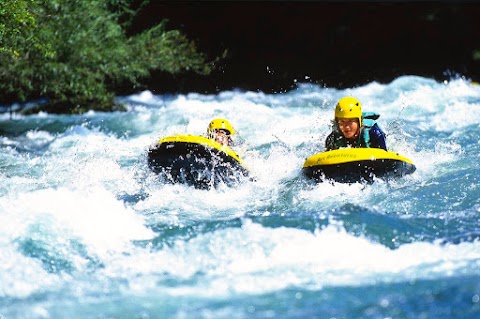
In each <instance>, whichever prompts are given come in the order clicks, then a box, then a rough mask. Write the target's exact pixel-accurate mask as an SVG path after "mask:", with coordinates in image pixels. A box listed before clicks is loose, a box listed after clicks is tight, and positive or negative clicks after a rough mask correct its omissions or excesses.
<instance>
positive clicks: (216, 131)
mask: <svg viewBox="0 0 480 319" xmlns="http://www.w3.org/2000/svg"><path fill="white" fill-rule="evenodd" d="M235 133H236V132H235V129H234V128H233V126H232V124H230V122H229V121H228V120H226V119H223V118H216V119H213V120H212V121H210V123H209V124H208V128H207V137H208V138H210V139H213V140H214V141H216V142H217V143H220V144H222V145H223V146H232V145H233V140H232V137H233V136H234V135H235Z"/></svg>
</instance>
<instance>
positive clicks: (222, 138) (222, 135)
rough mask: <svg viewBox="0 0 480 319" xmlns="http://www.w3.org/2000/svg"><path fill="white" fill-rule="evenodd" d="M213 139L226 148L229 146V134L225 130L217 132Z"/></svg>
mask: <svg viewBox="0 0 480 319" xmlns="http://www.w3.org/2000/svg"><path fill="white" fill-rule="evenodd" d="M213 139H214V140H215V141H216V142H218V143H220V144H222V145H225V146H228V144H229V143H228V134H227V132H225V131H223V130H215V131H214V133H213Z"/></svg>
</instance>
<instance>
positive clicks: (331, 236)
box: [0, 76, 480, 319]
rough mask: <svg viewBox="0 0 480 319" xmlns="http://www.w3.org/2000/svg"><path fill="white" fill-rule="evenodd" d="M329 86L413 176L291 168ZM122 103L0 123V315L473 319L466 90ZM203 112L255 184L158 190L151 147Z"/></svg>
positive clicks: (472, 89)
mask: <svg viewBox="0 0 480 319" xmlns="http://www.w3.org/2000/svg"><path fill="white" fill-rule="evenodd" d="M344 95H354V96H355V97H357V98H358V99H360V100H361V101H362V103H363V106H364V110H366V111H376V112H379V113H380V114H381V117H380V119H379V124H380V126H381V127H382V128H383V129H384V131H385V132H386V133H387V134H388V136H387V144H388V147H389V149H390V150H392V151H395V152H398V153H400V154H401V155H403V156H406V157H408V158H410V159H411V160H412V161H413V162H414V163H415V165H416V166H417V171H416V172H415V173H414V174H412V175H409V176H406V177H404V178H402V179H399V180H396V181H390V182H384V181H380V180H379V181H376V182H375V183H373V184H371V185H362V184H352V185H347V184H331V183H323V184H315V183H313V182H312V181H309V180H306V179H305V178H304V177H303V176H302V174H301V167H302V165H303V162H304V161H305V158H306V157H308V156H310V155H312V154H314V153H317V152H320V151H322V150H323V145H324V139H325V137H326V135H327V134H328V133H329V129H330V125H329V123H330V120H331V119H332V117H333V107H334V104H335V103H336V101H337V100H338V99H339V98H341V97H342V96H344ZM120 99H121V100H123V101H124V102H125V103H126V104H127V105H128V107H129V111H128V112H124V113H95V112H90V113H87V114H84V115H77V116H67V115H50V114H43V113H40V114H37V115H31V116H20V115H14V116H13V118H12V119H10V116H9V115H7V114H4V115H1V116H0V150H1V152H0V178H1V184H0V233H1V236H0V260H1V263H0V318H2V319H11V318H69V319H74V318H415V319H417V318H479V317H480V241H479V238H480V225H479V217H480V200H479V195H480V189H479V188H480V183H479V175H480V165H479V159H480V155H479V153H480V142H479V136H480V121H479V119H480V86H478V85H473V84H472V83H470V82H469V81H467V80H465V79H462V78H457V79H452V80H451V81H448V82H444V83H438V82H435V81H434V80H431V79H428V78H421V77H411V76H405V77H400V78H397V79H396V80H395V81H393V82H391V83H389V84H385V85H384V84H378V83H371V84H368V85H365V86H362V87H357V88H351V89H347V90H336V89H332V88H324V87H320V86H317V85H311V84H300V85H299V86H298V88H297V89H296V90H294V91H291V92H288V93H284V94H274V95H267V94H263V93H255V92H241V91H228V92H221V93H219V94H216V95H200V94H188V95H172V96H159V95H152V94H151V93H150V92H148V91H146V92H142V93H140V94H138V95H132V96H128V97H122V98H120ZM214 117H225V118H228V119H229V120H230V121H231V122H232V124H233V125H234V126H235V127H236V129H237V130H238V131H239V132H240V133H239V135H240V137H241V139H242V140H243V141H244V143H243V144H241V145H240V146H239V147H238V148H237V149H236V150H237V151H238V153H239V155H240V156H241V157H242V158H243V159H244V161H245V163H246V164H247V166H248V167H249V168H250V170H251V172H252V174H253V175H254V176H255V179H256V181H253V182H246V183H244V184H242V185H240V186H238V187H236V188H229V187H219V188H217V189H211V190H199V189H195V188H193V187H188V186H184V185H165V184H162V183H161V182H159V180H158V178H156V176H155V174H153V173H152V172H151V171H150V170H149V169H148V166H147V159H146V151H147V149H148V147H149V146H150V145H151V144H152V143H155V142H156V141H157V140H158V139H159V138H161V137H163V136H166V135H171V134H175V133H191V134H203V133H204V132H205V130H206V127H207V125H208V122H209V121H210V120H211V119H212V118H214Z"/></svg>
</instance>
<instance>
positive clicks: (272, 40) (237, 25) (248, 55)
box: [125, 1, 480, 94]
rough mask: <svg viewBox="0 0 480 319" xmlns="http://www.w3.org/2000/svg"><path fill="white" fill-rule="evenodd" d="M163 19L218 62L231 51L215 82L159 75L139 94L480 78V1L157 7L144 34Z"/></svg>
mask: <svg viewBox="0 0 480 319" xmlns="http://www.w3.org/2000/svg"><path fill="white" fill-rule="evenodd" d="M162 19H169V23H168V27H169V28H172V29H180V30H182V31H184V32H185V33H186V34H187V35H188V36H189V37H190V38H192V39H194V40H196V41H197V43H198V44H199V47H200V49H201V50H202V51H204V52H206V53H207V54H208V55H209V56H210V57H212V58H213V57H214V56H215V55H220V54H221V53H222V52H223V50H228V56H227V58H226V59H225V60H223V61H222V62H221V63H219V64H218V70H217V71H216V72H214V74H212V75H210V76H209V77H201V76H197V75H193V74H185V75H181V76H176V77H172V76H168V75H164V74H162V73H154V74H152V77H151V78H150V79H149V80H147V81H144V83H145V86H144V87H142V88H136V90H138V89H145V88H148V89H150V90H152V91H154V92H156V93H158V94H160V93H173V92H176V93H185V92H192V91H193V92H201V93H213V92H217V91H220V90H228V89H236V88H237V89H244V90H254V91H255V90H261V91H264V92H269V93H270V92H282V91H285V90H288V89H290V88H292V87H294V86H295V82H296V81H298V82H313V83H319V84H322V85H325V86H329V87H339V88H341V87H352V86H356V85H362V84H365V83H368V82H371V81H379V82H389V81H391V80H392V79H394V78H396V77H398V76H401V75H406V74H413V75H421V76H427V77H432V78H435V79H437V80H443V79H448V78H450V77H452V76H454V75H455V74H459V75H461V76H465V77H467V78H471V79H473V80H475V81H478V79H479V76H480V63H479V62H480V61H474V59H473V53H474V51H475V49H479V48H480V40H479V39H480V5H478V4H475V3H460V4H459V3H457V2H448V1H447V2H422V3H414V2H413V3H412V2H405V3H403V2H385V3H383V2H331V3H325V2H281V1H264V2H255V1H247V2H235V1H224V2H210V1H196V2H182V1H180V2H176V1H152V3H151V4H150V5H149V6H148V7H146V8H144V9H143V10H142V11H141V12H140V14H139V16H138V17H137V19H136V21H135V24H134V30H141V29H143V28H146V27H148V26H151V25H153V24H155V23H158V22H159V21H160V20H162ZM125 89H126V91H129V90H131V88H125Z"/></svg>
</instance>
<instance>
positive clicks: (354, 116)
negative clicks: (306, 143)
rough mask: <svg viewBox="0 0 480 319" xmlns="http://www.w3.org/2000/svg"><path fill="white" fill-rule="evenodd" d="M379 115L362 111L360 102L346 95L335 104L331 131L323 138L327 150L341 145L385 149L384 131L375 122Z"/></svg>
mask: <svg viewBox="0 0 480 319" xmlns="http://www.w3.org/2000/svg"><path fill="white" fill-rule="evenodd" d="M379 117H380V115H378V114H376V113H373V112H368V113H366V112H365V113H363V112H362V104H361V103H360V101H359V100H357V99H356V98H354V97H352V96H346V97H343V98H341V99H340V101H338V103H337V105H336V106H335V119H334V121H333V131H332V132H331V133H330V134H329V135H328V136H327V138H326V140H325V149H326V150H327V151H330V150H336V149H339V148H343V147H371V148H381V149H384V150H387V144H386V141H385V133H383V131H382V130H381V129H380V127H379V126H378V124H377V122H376V121H375V120H376V119H378V118H379Z"/></svg>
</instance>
